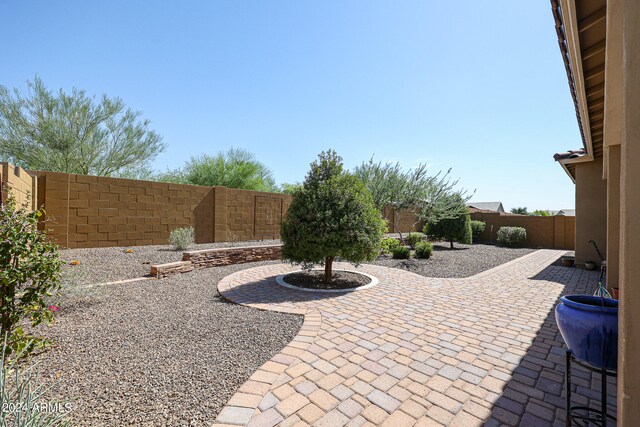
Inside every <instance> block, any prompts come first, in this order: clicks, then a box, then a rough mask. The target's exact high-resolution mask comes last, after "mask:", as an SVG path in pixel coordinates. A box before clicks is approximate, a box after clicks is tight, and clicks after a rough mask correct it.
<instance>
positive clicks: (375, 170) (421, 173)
mask: <svg viewBox="0 0 640 427" xmlns="http://www.w3.org/2000/svg"><path fill="white" fill-rule="evenodd" d="M450 172H451V170H448V171H447V172H446V173H442V172H438V173H437V174H435V175H429V173H428V167H427V165H426V164H422V163H421V164H419V165H418V166H416V167H415V168H411V169H408V170H404V169H403V168H402V166H401V165H400V163H383V162H377V163H376V162H374V160H373V158H372V159H370V160H369V161H368V162H363V163H362V164H361V165H360V166H357V167H356V168H355V171H354V174H355V175H356V176H357V177H358V178H359V179H360V180H361V181H362V182H363V183H364V184H365V186H366V187H367V189H368V190H369V191H370V192H371V194H372V197H373V201H374V203H375V205H376V207H377V208H378V210H380V211H381V212H383V211H384V207H385V206H390V207H392V208H393V209H394V218H393V220H392V226H393V229H394V230H395V231H397V232H398V233H400V230H399V224H400V216H401V215H402V214H403V213H413V214H415V215H416V216H417V218H419V219H420V220H421V221H424V222H425V223H428V222H433V221H435V220H437V219H440V218H456V217H458V216H459V215H460V214H462V213H466V212H467V210H466V207H464V210H462V209H461V208H460V206H459V204H458V203H455V202H453V201H452V200H453V199H451V197H449V196H451V195H452V194H457V195H458V196H460V197H461V198H464V200H468V199H469V197H466V198H465V194H466V192H465V191H460V190H455V187H456V185H457V184H458V181H455V180H454V181H452V180H451V179H450V177H449V175H450ZM400 235H401V236H402V234H400Z"/></svg>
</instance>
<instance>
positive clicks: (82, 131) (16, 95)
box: [0, 77, 165, 176]
mask: <svg viewBox="0 0 640 427" xmlns="http://www.w3.org/2000/svg"><path fill="white" fill-rule="evenodd" d="M28 87H29V90H28V93H27V94H24V95H23V94H21V93H20V91H19V90H18V89H14V90H13V91H10V90H9V89H7V88H6V87H4V86H0V158H2V159H4V160H6V161H10V162H12V163H15V164H16V165H19V166H22V167H24V168H27V169H34V170H46V171H54V172H68V173H77V174H83V175H99V176H111V175H117V174H119V173H121V172H123V171H127V170H136V169H140V168H144V167H145V166H147V165H148V164H149V163H150V162H151V161H152V160H153V159H154V158H155V157H156V156H157V155H158V154H159V153H161V152H162V151H164V149H165V145H164V144H163V143H162V139H161V138H160V136H159V135H158V134H157V133H156V132H154V131H153V130H151V129H149V123H150V122H149V120H145V119H141V113H140V112H136V111H133V110H131V109H128V108H126V107H125V105H124V103H123V102H122V100H121V99H119V98H108V97H107V96H106V95H103V96H102V98H100V100H96V99H95V97H90V96H87V94H86V92H85V91H83V90H79V89H76V88H73V89H72V90H71V93H67V92H65V91H63V90H60V91H58V92H57V93H54V92H52V91H50V90H49V89H47V88H46V87H45V85H44V83H43V82H42V80H41V79H40V78H38V77H36V78H35V79H34V80H33V82H28Z"/></svg>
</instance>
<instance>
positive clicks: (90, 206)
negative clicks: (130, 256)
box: [38, 172, 214, 248]
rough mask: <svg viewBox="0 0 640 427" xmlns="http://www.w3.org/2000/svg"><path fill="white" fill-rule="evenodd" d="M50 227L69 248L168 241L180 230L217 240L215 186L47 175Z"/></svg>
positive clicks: (42, 191) (44, 188) (42, 186)
mask: <svg viewBox="0 0 640 427" xmlns="http://www.w3.org/2000/svg"><path fill="white" fill-rule="evenodd" d="M38 195H39V200H40V202H41V203H42V204H43V205H44V208H45V211H46V223H45V224H44V227H45V228H47V229H48V230H49V233H50V235H51V236H52V238H53V240H54V241H56V242H57V243H59V244H60V245H61V246H64V247H67V248H86V247H102V246H139V245H152V244H153V245H159V244H167V239H168V237H169V233H170V232H171V230H173V229H174V228H178V227H184V226H193V227H194V228H195V230H196V241H197V242H211V241H213V238H214V233H213V215H214V189H213V188H212V187H201V186H195V185H181V184H168V183H161V182H149V181H137V180H128V179H119V178H107V177H95V176H84V175H73V174H66V173H55V172H46V173H41V176H40V178H39V180H38Z"/></svg>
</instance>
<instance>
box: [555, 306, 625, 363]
mask: <svg viewBox="0 0 640 427" xmlns="http://www.w3.org/2000/svg"><path fill="white" fill-rule="evenodd" d="M560 300H561V303H560V304H558V306H557V307H556V322H557V323H558V329H560V333H561V334H562V338H564V341H565V342H566V343H567V347H569V350H571V352H572V353H573V355H574V356H575V357H576V359H578V360H581V361H583V362H587V363H588V364H589V365H591V366H594V367H596V368H600V369H607V370H610V371H615V370H617V368H618V301H616V300H613V299H609V298H601V297H599V296H592V295H567V296H564V297H561V298H560Z"/></svg>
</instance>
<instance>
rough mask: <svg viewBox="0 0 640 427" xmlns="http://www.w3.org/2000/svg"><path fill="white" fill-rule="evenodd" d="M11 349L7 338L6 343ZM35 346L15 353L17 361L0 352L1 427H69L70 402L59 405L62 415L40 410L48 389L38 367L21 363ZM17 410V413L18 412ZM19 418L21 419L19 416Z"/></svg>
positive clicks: (5, 346)
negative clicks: (67, 417)
mask: <svg viewBox="0 0 640 427" xmlns="http://www.w3.org/2000/svg"><path fill="white" fill-rule="evenodd" d="M4 344H5V345H4V348H5V349H6V348H7V344H8V342H7V339H6V338H5V341H4ZM29 347H32V346H31V345H29V344H27V345H25V346H24V347H23V349H22V350H20V351H19V352H18V353H16V354H15V356H16V357H15V358H14V359H12V360H9V359H8V358H7V355H6V354H5V352H4V351H3V352H2V353H0V363H2V366H0V407H2V411H0V426H15V427H31V426H54V425H55V426H68V425H70V424H69V421H68V420H66V419H65V418H66V413H65V412H69V411H70V410H71V409H72V408H71V404H70V403H66V404H62V403H60V404H57V402H56V404H57V407H59V408H60V409H61V410H60V411H58V412H48V411H40V410H38V409H39V408H40V406H39V404H45V402H43V401H42V398H43V396H44V393H45V392H46V391H47V388H48V387H45V386H43V385H42V384H41V383H40V381H39V376H38V372H37V364H31V365H30V366H27V365H26V364H22V363H17V362H16V360H19V359H23V358H24V357H25V356H26V354H24V353H25V351H26V350H27V349H28V348H29ZM14 409H15V410H14ZM17 415H19V416H17Z"/></svg>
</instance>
